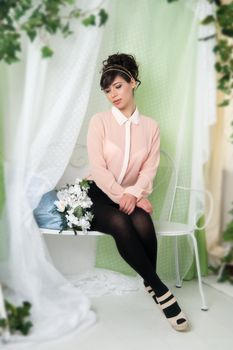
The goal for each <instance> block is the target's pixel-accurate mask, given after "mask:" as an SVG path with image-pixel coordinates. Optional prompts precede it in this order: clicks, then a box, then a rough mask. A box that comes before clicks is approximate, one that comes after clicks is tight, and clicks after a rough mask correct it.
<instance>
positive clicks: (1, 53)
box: [0, 0, 108, 64]
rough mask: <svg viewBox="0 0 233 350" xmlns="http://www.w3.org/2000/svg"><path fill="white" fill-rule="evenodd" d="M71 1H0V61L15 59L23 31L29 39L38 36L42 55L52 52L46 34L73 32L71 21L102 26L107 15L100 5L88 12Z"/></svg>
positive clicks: (67, 34) (18, 51)
mask: <svg viewBox="0 0 233 350" xmlns="http://www.w3.org/2000/svg"><path fill="white" fill-rule="evenodd" d="M75 3H76V1H75V0H40V1H35V0H1V1H0V61H5V62H6V63H8V64H11V63H14V62H17V61H19V53H20V52H21V50H22V47H21V40H22V36H23V34H24V33H25V34H26V35H27V36H28V38H29V39H30V41H34V40H35V38H36V37H37V36H38V37H40V38H41V40H42V42H43V43H44V45H43V46H42V48H41V52H42V56H43V57H50V56H52V55H53V50H52V49H51V47H50V46H49V36H50V35H55V34H57V33H61V34H62V35H63V36H64V37H67V36H69V35H71V34H72V33H73V31H72V29H71V23H72V20H80V21H81V23H82V24H83V25H84V26H96V25H98V26H99V27H100V26H102V25H104V24H105V23H106V21H107V19H108V14H107V13H106V11H105V10H104V9H103V8H101V4H100V5H99V6H98V7H96V8H93V9H91V10H88V11H83V10H82V9H80V8H77V7H76V6H75Z"/></svg>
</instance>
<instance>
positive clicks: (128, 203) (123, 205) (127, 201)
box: [119, 193, 137, 215]
mask: <svg viewBox="0 0 233 350" xmlns="http://www.w3.org/2000/svg"><path fill="white" fill-rule="evenodd" d="M136 201H137V197H135V196H133V195H132V194H130V193H125V194H123V196H122V197H121V199H120V202H119V206H120V207H119V209H120V210H121V211H123V212H124V213H126V214H128V215H130V214H131V213H132V212H133V211H134V209H135V206H136Z"/></svg>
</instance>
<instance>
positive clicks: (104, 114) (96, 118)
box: [90, 110, 109, 123]
mask: <svg viewBox="0 0 233 350" xmlns="http://www.w3.org/2000/svg"><path fill="white" fill-rule="evenodd" d="M108 114H109V111H108V110H106V111H101V112H96V113H94V114H93V115H92V116H91V117H90V121H92V122H96V123H101V122H105V121H106V120H107V119H108Z"/></svg>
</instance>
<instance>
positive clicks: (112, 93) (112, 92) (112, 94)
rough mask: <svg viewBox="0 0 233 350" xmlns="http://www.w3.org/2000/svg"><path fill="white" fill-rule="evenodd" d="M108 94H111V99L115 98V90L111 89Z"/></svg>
mask: <svg viewBox="0 0 233 350" xmlns="http://www.w3.org/2000/svg"><path fill="white" fill-rule="evenodd" d="M110 95H111V98H112V99H113V98H115V97H116V91H114V90H112V91H111V92H110Z"/></svg>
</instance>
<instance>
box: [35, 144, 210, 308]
mask: <svg viewBox="0 0 233 350" xmlns="http://www.w3.org/2000/svg"><path fill="white" fill-rule="evenodd" d="M76 151H78V154H79V156H78V155H77V154H76V156H75V157H74V158H73V160H72V158H71V162H70V164H71V165H72V166H73V167H76V171H75V173H76V175H77V173H78V172H79V176H80V178H83V176H82V172H81V173H80V170H82V168H83V167H85V165H86V164H87V157H85V152H86V147H85V146H84V145H77V150H76ZM80 151H81V154H82V155H83V154H84V155H83V156H80ZM161 156H163V157H164V159H165V161H167V162H168V168H169V169H170V170H171V174H172V178H173V182H174V184H175V185H174V188H172V195H171V198H172V199H171V204H170V208H169V215H168V219H167V221H164V222H155V221H154V224H155V227H156V233H157V234H158V236H170V237H174V238H175V240H174V251H175V266H176V287H181V278H180V271H179V256H178V247H177V237H178V236H184V235H188V236H189V237H191V239H192V244H193V248H194V253H195V261H196V267H197V275H198V284H199V291H200V295H201V301H202V305H201V309H202V310H205V311H206V310H208V306H207V304H206V299H205V296H204V291H203V288H202V280H201V270H200V262H199V255H198V246H197V240H196V237H195V231H196V230H202V229H204V228H205V227H206V226H207V224H208V223H209V221H210V218H211V216H212V212H213V198H212V195H211V193H210V192H209V191H206V190H205V191H203V190H198V189H197V190H196V189H191V188H186V187H182V186H178V172H177V169H176V166H175V163H174V161H173V159H172V158H171V157H170V156H169V155H168V154H167V153H166V152H165V151H162V150H161ZM74 160H75V161H74ZM77 168H78V170H79V171H77ZM85 172H86V169H85ZM161 178H162V180H161V181H160V180H159V181H158V183H157V185H156V186H155V188H158V187H159V186H160V184H161V182H162V181H163V176H162V177H161ZM67 182H69V181H67ZM67 182H66V183H67ZM70 183H72V182H70ZM58 188H59V186H58ZM155 188H154V189H155ZM177 191H189V192H190V193H193V192H197V193H199V194H200V193H202V194H203V195H206V196H207V198H208V200H209V203H210V205H209V213H208V215H207V218H206V220H205V225H204V226H203V227H197V226H196V218H195V217H194V218H193V220H192V221H193V222H192V224H191V225H190V223H189V224H183V223H176V222H173V221H172V220H171V216H172V212H173V207H174V202H175V196H176V193H177ZM40 231H41V233H42V234H46V235H62V236H71V235H72V236H74V235H75V233H74V231H73V230H64V231H62V232H60V231H59V230H49V229H43V228H41V229H40ZM76 232H77V236H103V235H105V234H104V233H102V232H98V231H88V232H87V234H84V233H83V232H82V231H76Z"/></svg>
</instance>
